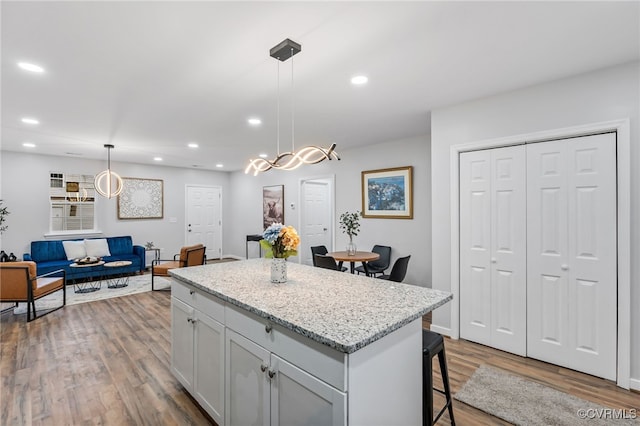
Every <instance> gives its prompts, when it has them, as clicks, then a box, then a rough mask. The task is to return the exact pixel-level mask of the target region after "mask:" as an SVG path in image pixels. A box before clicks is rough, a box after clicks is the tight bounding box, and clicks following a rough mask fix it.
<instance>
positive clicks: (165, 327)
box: [0, 292, 640, 426]
mask: <svg viewBox="0 0 640 426" xmlns="http://www.w3.org/2000/svg"><path fill="white" fill-rule="evenodd" d="M24 317H25V315H13V314H12V313H10V312H9V313H5V314H3V315H2V317H1V321H0V333H1V334H0V335H1V339H0V343H1V344H0V373H1V379H2V382H1V384H0V424H2V425H63V424H87V425H91V424H104V425H111V424H114V425H147V424H148V425H161V424H162V425H189V424H193V425H206V424H213V422H212V421H211V419H210V418H209V417H207V416H206V414H205V413H204V412H203V411H202V410H200V409H199V407H198V406H197V404H196V403H195V402H194V401H193V400H192V399H191V398H190V397H189V396H188V395H187V393H186V392H185V391H184V389H183V388H182V386H181V385H180V384H179V383H178V381H177V380H176V379H175V378H174V377H173V375H172V374H171V372H170V370H169V364H170V353H171V352H170V349H171V347H170V346H171V345H170V335H171V334H170V327H171V318H170V294H169V292H147V293H140V294H135V295H130V296H125V297H120V298H114V299H107V300H102V301H96V302H91V303H84V304H79V305H71V306H66V307H65V308H64V309H61V310H59V311H56V312H53V313H51V314H49V315H47V316H45V317H42V318H40V319H37V320H35V321H33V322H31V323H26V321H25V318H24ZM425 325H427V326H428V322H427V321H425ZM445 345H446V350H447V358H448V362H449V374H450V379H451V386H452V391H453V392H454V393H455V392H457V391H458V390H459V389H460V387H461V386H462V384H463V383H464V382H465V381H466V380H467V379H468V378H469V377H470V376H471V374H473V372H474V371H475V369H476V368H477V367H478V366H479V365H480V364H489V365H493V366H497V367H499V368H502V369H505V370H508V371H511V372H513V373H516V374H519V375H522V376H524V377H528V378H530V379H532V380H536V381H538V382H540V383H544V384H546V385H549V386H552V387H554V388H556V389H560V390H562V391H565V392H568V393H571V394H574V395H576V396H579V397H581V398H585V399H588V400H592V401H595V402H599V403H601V404H603V405H608V406H610V407H613V408H627V409H630V408H640V407H639V406H640V394H639V393H637V392H628V391H624V390H622V389H619V388H616V386H615V384H614V383H612V382H608V381H605V380H601V379H596V378H594V377H591V376H587V375H584V374H580V373H576V372H574V371H571V370H566V369H563V368H560V367H556V366H551V365H549V364H545V363H542V362H539V361H535V360H530V359H523V358H520V357H517V356H514V355H510V354H506V353H504V352H501V351H497V350H493V349H490V348H487V347H484V346H481V345H476V344H473V343H469V342H464V341H452V340H449V339H447V340H446V342H445ZM434 380H436V383H438V382H437V381H438V380H440V376H439V373H438V369H437V363H435V366H434ZM440 402H441V401H439V400H438V399H437V398H436V407H437V406H438V404H439V403H440ZM372 409H373V407H372ZM454 409H455V416H456V422H457V424H459V425H463V426H464V425H504V424H507V423H504V422H501V421H500V420H499V419H496V418H495V417H491V416H489V415H487V414H484V413H482V412H480V411H478V410H476V409H474V408H472V407H469V406H467V405H465V404H462V403H460V402H458V401H454ZM448 423H449V419H448V415H447V414H445V415H444V416H443V418H442V419H441V420H440V421H439V422H438V424H439V425H440V424H448Z"/></svg>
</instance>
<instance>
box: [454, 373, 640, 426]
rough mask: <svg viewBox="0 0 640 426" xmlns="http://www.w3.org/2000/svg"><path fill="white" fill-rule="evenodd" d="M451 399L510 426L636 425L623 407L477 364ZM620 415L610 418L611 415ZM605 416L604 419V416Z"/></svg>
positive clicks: (636, 422) (635, 421) (638, 422)
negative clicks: (596, 401) (596, 400)
mask: <svg viewBox="0 0 640 426" xmlns="http://www.w3.org/2000/svg"><path fill="white" fill-rule="evenodd" d="M454 398H455V399H457V400H459V401H462V402H464V403H465V404H468V405H471V406H473V407H475V408H477V409H479V410H482V411H484V412H486V413H489V414H491V415H492V416H495V417H499V418H501V419H503V420H506V421H508V422H510V423H513V424H514V425H523V426H524V425H526V426H537V425H541V426H546V425H556V426H564V425H567V426H576V425H578V426H580V425H587V426H596V425H598V426H599V425H611V424H612V422H613V424H615V425H616V426H618V425H625V426H626V425H635V426H637V425H639V424H640V421H638V420H637V419H636V420H634V419H629V418H627V419H624V418H621V417H624V416H625V415H626V417H630V416H631V412H630V411H629V410H627V411H626V412H623V411H621V410H611V409H610V408H605V407H603V406H601V405H598V404H595V403H593V402H591V401H587V400H585V399H581V398H578V397H576V396H573V395H569V394H567V393H564V392H561V391H558V390H556V389H552V388H550V387H548V386H545V385H541V384H539V383H535V382H532V381H531V380H527V379H524V378H522V377H518V376H515V375H513V374H511V373H508V372H506V371H504V370H500V369H498V368H494V367H489V366H485V365H481V366H480V367H479V368H478V369H477V370H476V371H475V372H474V373H473V375H472V376H471V378H470V379H469V380H468V381H467V382H466V383H465V384H464V385H463V386H462V389H460V391H459V392H458V393H457V394H456V395H455V396H454ZM616 415H617V416H620V418H619V417H612V416H616ZM607 416H608V418H607Z"/></svg>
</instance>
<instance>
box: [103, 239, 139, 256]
mask: <svg viewBox="0 0 640 426" xmlns="http://www.w3.org/2000/svg"><path fill="white" fill-rule="evenodd" d="M107 242H108V243H109V251H110V252H111V255H112V256H117V255H120V254H133V240H132V239H131V237H129V236H125V237H110V238H107Z"/></svg>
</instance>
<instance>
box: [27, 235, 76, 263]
mask: <svg viewBox="0 0 640 426" xmlns="http://www.w3.org/2000/svg"><path fill="white" fill-rule="evenodd" d="M66 259H67V255H66V253H65V252H64V247H63V246H62V241H60V240H54V241H32V242H31V260H33V261H34V262H47V261H50V260H66Z"/></svg>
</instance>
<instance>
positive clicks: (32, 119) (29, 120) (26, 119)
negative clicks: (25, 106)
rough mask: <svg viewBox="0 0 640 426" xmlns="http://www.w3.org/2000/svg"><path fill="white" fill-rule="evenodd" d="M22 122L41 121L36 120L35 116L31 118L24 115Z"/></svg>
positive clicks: (32, 122)
mask: <svg viewBox="0 0 640 426" xmlns="http://www.w3.org/2000/svg"><path fill="white" fill-rule="evenodd" d="M22 122H23V123H25V124H40V122H39V121H38V120H36V119H35V118H30V117H24V118H23V119H22Z"/></svg>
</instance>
